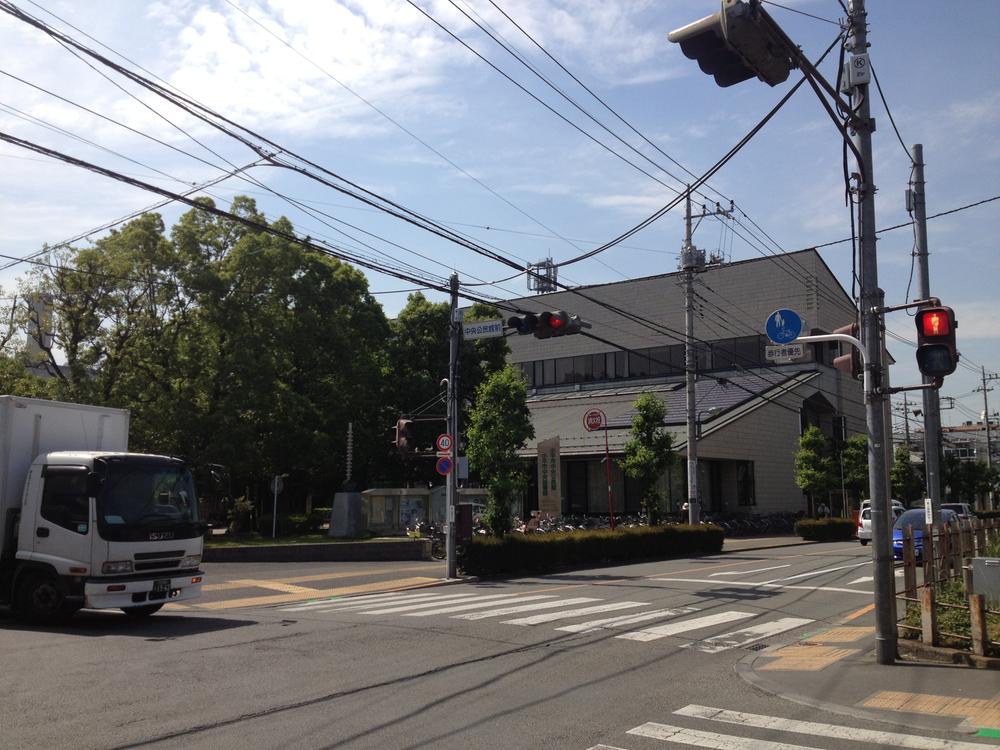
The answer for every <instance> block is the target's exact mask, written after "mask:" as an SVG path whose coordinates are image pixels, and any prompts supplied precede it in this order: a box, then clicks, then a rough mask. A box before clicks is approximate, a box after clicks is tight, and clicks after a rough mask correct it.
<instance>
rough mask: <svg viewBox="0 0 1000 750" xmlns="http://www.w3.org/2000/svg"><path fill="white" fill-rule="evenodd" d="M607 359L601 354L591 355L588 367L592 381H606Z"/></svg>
mask: <svg viewBox="0 0 1000 750" xmlns="http://www.w3.org/2000/svg"><path fill="white" fill-rule="evenodd" d="M606 360H607V358H606V357H605V356H604V355H603V354H592V355H591V356H590V366H591V369H592V379H593V380H606V379H607V377H608V371H607V368H606V364H607V362H606Z"/></svg>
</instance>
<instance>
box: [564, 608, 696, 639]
mask: <svg viewBox="0 0 1000 750" xmlns="http://www.w3.org/2000/svg"><path fill="white" fill-rule="evenodd" d="M697 611H698V610H697V609H696V608H695V607H678V608H677V609H654V610H653V611H652V612H643V613H642V614H638V615H636V614H631V615H623V616H619V617H607V618H605V619H603V620H591V621H590V622H581V623H579V624H578V625H563V626H562V627H561V628H556V630H562V631H565V632H567V633H592V632H593V631H595V630H603V629H605V628H617V627H621V626H624V625H635V624H637V623H640V622H648V621H649V620H663V619H665V618H667V617H677V616H678V615H687V614H690V613H692V612H697Z"/></svg>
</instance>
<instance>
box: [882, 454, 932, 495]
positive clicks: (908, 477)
mask: <svg viewBox="0 0 1000 750" xmlns="http://www.w3.org/2000/svg"><path fill="white" fill-rule="evenodd" d="M889 480H890V481H891V482H892V496H893V497H894V498H896V499H897V500H901V501H902V503H903V505H905V506H906V507H907V508H909V507H910V504H911V503H913V502H916V501H918V500H920V498H921V497H923V494H924V480H923V477H922V476H921V474H920V472H918V471H917V469H916V468H915V467H914V465H913V463H912V462H911V461H910V449H909V447H908V446H906V445H897V446H896V451H895V453H894V455H893V462H892V469H890V470H889Z"/></svg>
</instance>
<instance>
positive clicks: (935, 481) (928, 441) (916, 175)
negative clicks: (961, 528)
mask: <svg viewBox="0 0 1000 750" xmlns="http://www.w3.org/2000/svg"><path fill="white" fill-rule="evenodd" d="M910 156H911V158H912V159H913V178H912V179H911V181H910V192H909V194H908V195H907V199H908V203H909V204H911V205H907V209H910V210H912V212H913V226H914V229H915V230H916V231H915V233H914V237H915V241H916V255H917V268H918V269H919V271H920V273H919V288H918V290H917V296H918V298H919V299H930V296H931V281H930V268H929V263H928V255H929V253H928V251H927V197H926V194H925V193H924V184H925V183H924V147H923V145H922V144H920V143H916V144H914V145H913V146H912V147H911V148H910ZM922 381H923V383H924V385H929V384H931V383H933V382H934V378H932V377H930V376H929V375H924V376H923V377H922ZM922 393H923V401H924V475H925V479H924V482H925V490H926V492H927V497H929V498H930V499H931V512H932V513H933V514H934V518H935V519H940V518H941V400H940V396H939V395H938V390H937V388H925V389H924V390H923V391H922Z"/></svg>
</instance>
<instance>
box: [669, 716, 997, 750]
mask: <svg viewBox="0 0 1000 750" xmlns="http://www.w3.org/2000/svg"><path fill="white" fill-rule="evenodd" d="M674 713H675V714H676V715H678V716H690V717H693V718H697V719H707V720H709V721H719V722H723V723H726V724H736V725H738V726H742V727H758V728H761V729H770V730H773V731H779V732H794V733H796V734H809V735H812V736H814V737H831V738H834V739H839V740H850V741H853V742H871V743H875V744H877V745H879V746H880V747H902V748H907V750H982V748H983V747H984V745H981V744H979V743H975V742H962V741H960V740H945V739H939V738H937V737H924V736H921V735H913V734H899V733H898V732H883V731H880V730H875V729H864V728H861V727H845V726H840V725H839V724H821V723H819V722H815V721H796V720H794V719H782V718H781V717H778V716H764V715H762V714H748V713H744V712H742V711H727V710H724V709H721V708H712V707H710V706H698V705H690V706H685V707H684V708H681V709H678V710H677V711H674Z"/></svg>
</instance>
